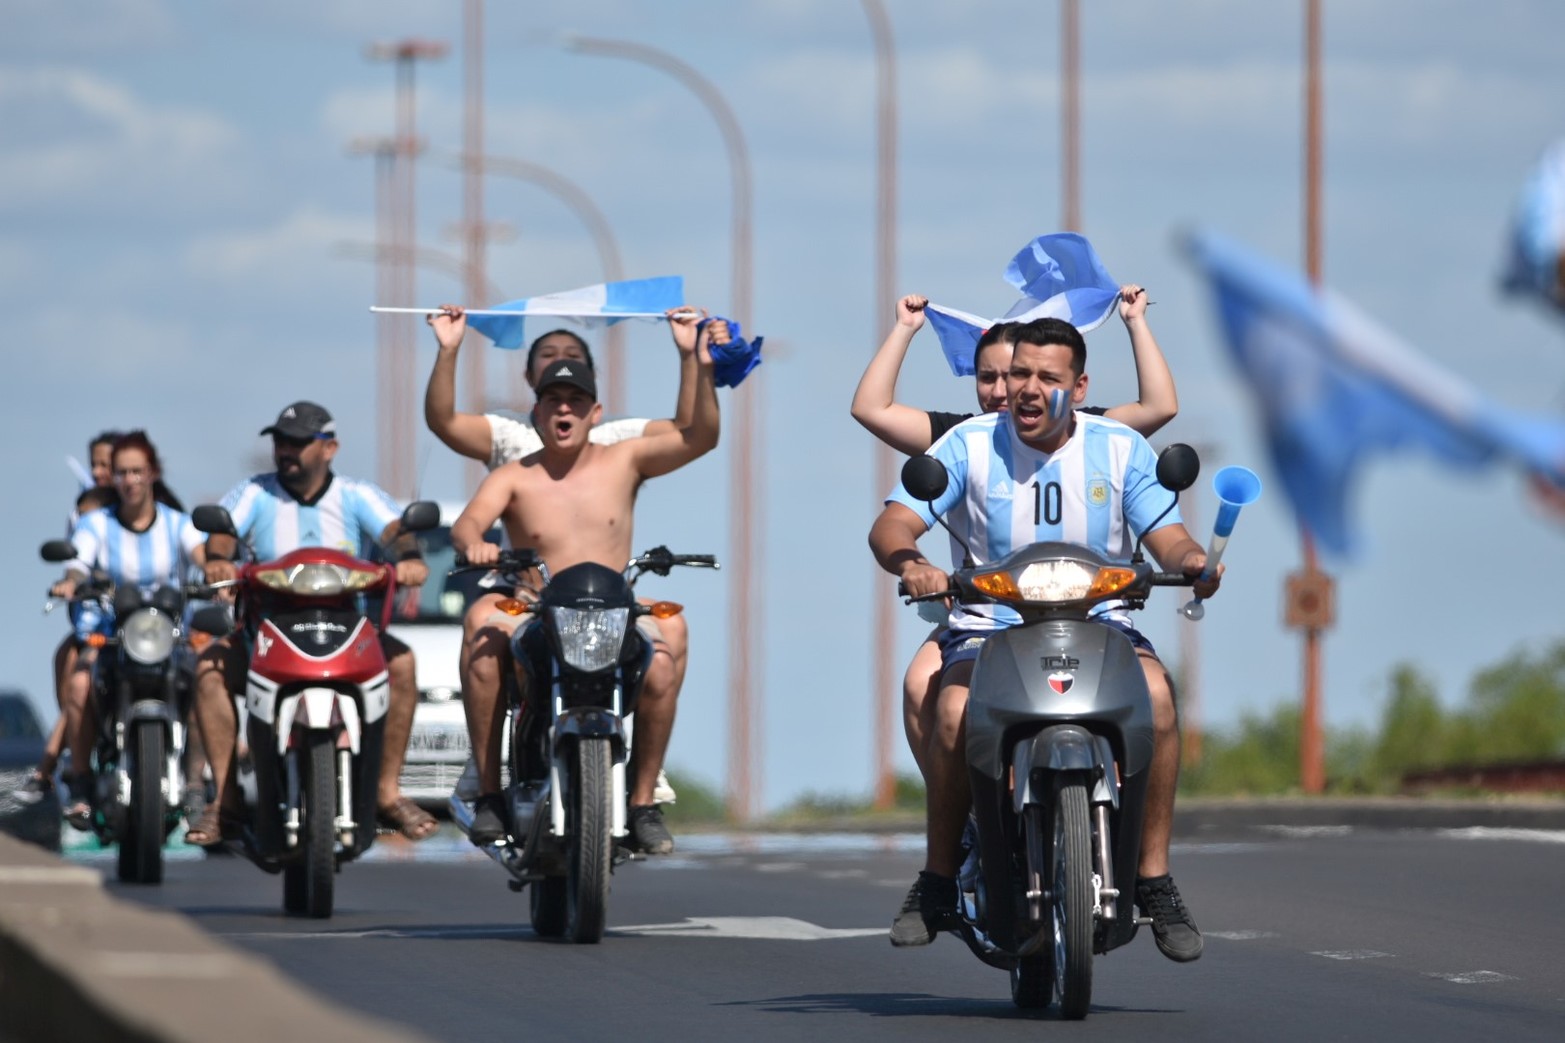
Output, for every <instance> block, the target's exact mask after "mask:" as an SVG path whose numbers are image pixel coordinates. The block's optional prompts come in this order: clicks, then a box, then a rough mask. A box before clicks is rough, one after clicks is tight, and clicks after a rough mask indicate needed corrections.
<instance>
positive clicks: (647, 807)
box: [630, 804, 674, 855]
mask: <svg viewBox="0 0 1565 1043" xmlns="http://www.w3.org/2000/svg"><path fill="white" fill-rule="evenodd" d="M630 839H631V843H633V844H634V845H635V847H636V848H637V849H638V850H640V851H643V852H645V853H646V854H649V855H668V854H672V853H673V851H674V837H673V834H671V833H670V832H669V831H668V827H667V826H665V825H664V824H663V809H662V808H660V807H658V806H657V805H656V804H642V805H641V806H639V807H634V808H631V809H630Z"/></svg>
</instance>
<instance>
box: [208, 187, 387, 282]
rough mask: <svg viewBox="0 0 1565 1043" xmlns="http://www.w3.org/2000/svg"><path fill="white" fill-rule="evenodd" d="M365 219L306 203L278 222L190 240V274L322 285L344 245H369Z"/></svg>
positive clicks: (211, 279) (210, 279)
mask: <svg viewBox="0 0 1565 1043" xmlns="http://www.w3.org/2000/svg"><path fill="white" fill-rule="evenodd" d="M374 235H375V230H374V227H373V225H372V223H371V222H370V221H369V219H368V218H366V217H362V216H348V215H344V214H333V213H327V212H325V211H322V210H319V209H317V208H315V207H313V206H307V207H304V208H302V209H299V210H295V211H294V212H293V213H291V214H289V215H288V216H287V217H285V218H283V219H282V220H281V221H279V222H277V223H276V224H273V225H270V226H268V227H264V228H258V229H250V230H245V231H239V232H224V233H221V234H218V235H209V236H203V237H201V238H197V239H194V240H192V241H191V243H190V245H189V247H188V248H187V249H186V252H185V260H186V264H187V267H188V268H189V270H190V272H191V274H192V276H193V277H195V278H197V279H201V280H205V281H208V282H217V283H224V284H227V285H230V286H243V287H245V288H246V289H248V290H252V291H259V292H265V291H268V290H271V291H278V292H283V291H296V290H299V289H303V288H316V287H319V286H320V285H321V283H322V282H323V281H324V280H323V273H324V272H326V271H327V270H331V269H336V268H340V267H342V266H343V264H344V257H345V255H344V250H343V248H344V247H345V246H351V245H352V244H369V243H370V242H371V241H372V240H373V239H374Z"/></svg>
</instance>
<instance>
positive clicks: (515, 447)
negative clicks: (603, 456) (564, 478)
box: [484, 413, 652, 471]
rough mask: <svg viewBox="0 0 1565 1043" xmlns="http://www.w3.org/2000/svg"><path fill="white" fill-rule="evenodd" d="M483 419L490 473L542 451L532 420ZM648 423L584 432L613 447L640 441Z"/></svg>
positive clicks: (618, 423)
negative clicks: (487, 433) (618, 444)
mask: <svg viewBox="0 0 1565 1043" xmlns="http://www.w3.org/2000/svg"><path fill="white" fill-rule="evenodd" d="M484 419H485V420H487V421H489V443H490V449H489V469H490V470H491V471H493V470H494V469H495V468H497V467H504V466H505V465H506V464H508V463H510V462H511V461H513V460H520V459H521V458H522V457H524V456H531V455H532V454H534V453H536V452H538V450H540V449H542V448H543V439H542V438H540V437H539V435H538V429H537V428H536V427H534V426H533V422H532V418H531V417H511V416H502V415H501V414H499V413H485V414H484ZM651 422H652V421H650V420H643V419H641V418H639V417H625V418H624V419H621V420H606V421H604V422H603V423H601V424H597V425H595V426H594V427H593V429H592V430H591V431H588V432H587V441H589V442H591V443H593V444H594V445H613V444H614V443H615V442H623V441H625V439H627V438H640V437H641V436H642V435H644V434H646V431H647V425H648V424H650V423H651Z"/></svg>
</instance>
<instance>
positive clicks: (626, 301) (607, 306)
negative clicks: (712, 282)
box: [467, 275, 685, 348]
mask: <svg viewBox="0 0 1565 1043" xmlns="http://www.w3.org/2000/svg"><path fill="white" fill-rule="evenodd" d="M683 303H685V280H684V279H683V278H681V277H680V276H677V275H668V276H661V277H659V278H655V279H627V280H625V281H624V282H609V283H599V284H598V285H596V286H583V287H582V288H580V289H578V290H565V291H562V292H560V293H550V294H545V295H544V296H542V297H523V298H521V299H519V300H514V301H506V302H505V303H504V304H496V305H494V306H493V307H490V308H484V309H481V310H478V311H471V312H468V320H467V324H468V325H469V326H471V327H472V328H473V329H475V330H477V331H478V332H479V333H482V334H483V335H484V336H486V337H488V338H489V339H490V340H492V341H494V343H495V346H496V347H499V348H519V347H521V346H522V342H523V340H524V337H523V335H522V323H523V322H524V320H525V319H526V318H528V317H529V316H530V317H535V318H545V317H547V318H554V319H568V320H570V321H572V322H576V323H580V324H582V325H586V326H611V325H613V324H614V323H616V322H622V321H624V320H625V319H661V318H663V313H664V312H665V311H667V310H668V309H670V308H677V307H679V306H680V305H681V304H683ZM497 312H498V313H501V314H495V313H497ZM486 313H487V314H486Z"/></svg>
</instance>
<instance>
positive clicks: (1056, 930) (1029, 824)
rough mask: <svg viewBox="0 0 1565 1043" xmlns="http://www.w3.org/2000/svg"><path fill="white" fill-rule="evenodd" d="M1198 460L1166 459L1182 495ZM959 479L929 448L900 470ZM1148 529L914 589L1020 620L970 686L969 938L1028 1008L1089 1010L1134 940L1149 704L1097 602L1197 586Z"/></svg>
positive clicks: (938, 479)
mask: <svg viewBox="0 0 1565 1043" xmlns="http://www.w3.org/2000/svg"><path fill="white" fill-rule="evenodd" d="M1199 471H1200V460H1199V458H1198V457H1197V455H1196V453H1195V450H1193V449H1191V448H1190V447H1189V446H1186V445H1173V446H1169V447H1168V448H1167V449H1164V450H1163V452H1162V453H1161V454H1160V455H1159V457H1158V465H1157V478H1158V481H1159V483H1161V484H1162V485H1163V486H1164V487H1165V488H1167V489H1169V490H1171V491H1173V492H1174V493H1175V494H1176V501H1177V494H1178V493H1180V492H1182V491H1183V490H1185V489H1188V488H1189V487H1190V486H1191V485H1192V484H1193V483H1194V482H1195V480H1196V476H1197V474H1198V473H1199ZM948 481H949V477H948V475H947V473H946V470H945V467H944V466H943V465H942V464H941V463H940V462H939V461H937V460H935V459H933V458H932V457H928V456H916V457H913V458H911V459H910V460H908V462H907V464H906V465H905V466H904V467H903V469H902V482H903V485H904V487H905V488H906V489H907V490H908V492H910V493H911V494H912V495H914V496H916V497H918V498H919V499H922V500H926V501H933V500H935V499H937V498H938V497H939V496H940V495H941V494H942V493H943V492H944V491H945V489H946V485H947V483H948ZM1172 509H1173V506H1172V505H1170V507H1169V510H1172ZM1164 513H1165V514H1166V513H1167V512H1166V511H1165V512H1164ZM1158 521H1161V517H1160V518H1159V519H1158ZM941 524H942V525H944V522H943V521H942V522H941ZM1156 526H1157V521H1154V522H1153V524H1152V525H1151V526H1149V527H1148V531H1150V530H1151V529H1152V528H1155V527H1156ZM1145 535H1146V533H1144V532H1143V533H1141V534H1139V535H1138V538H1137V540H1136V548H1135V553H1134V555H1133V556H1132V559H1131V561H1130V563H1129V564H1128V565H1127V564H1123V563H1117V562H1113V561H1109V560H1108V559H1106V558H1103V557H1102V556H1100V555H1098V554H1096V553H1095V552H1093V551H1091V550H1089V549H1088V548H1086V547H1083V546H1080V545H1077V544H1072V543H1054V542H1049V543H1035V544H1032V545H1030V546H1027V547H1023V548H1021V549H1020V550H1017V551H1016V552H1014V553H1012V554H1010V555H1008V556H1007V557H1005V558H1002V559H1001V560H999V561H995V562H988V563H985V564H980V565H973V564H971V562H970V561H969V562H967V563H965V564H964V567H963V568H961V569H958V570H957V571H956V572H955V573H954V575H953V581H954V585H955V589H954V590H951V591H948V592H945V593H943V594H934V595H929V596H927V597H924V598H918V599H909V600H934V599H937V598H942V597H948V596H949V597H954V598H955V599H956V600H958V601H963V602H968V603H990V604H1003V605H1007V606H1009V607H1010V608H1012V609H1015V610H1016V612H1017V613H1019V614H1020V616H1021V617H1022V622H1021V623H1020V624H1019V625H1017V626H1014V627H1011V628H1009V629H1007V630H1003V631H1000V632H998V633H996V634H994V635H993V636H991V637H990V638H989V639H988V640H987V641H985V642H984V645H983V648H982V650H981V651H980V652H979V655H978V660H977V662H976V663H975V664H974V669H973V677H972V683H971V687H970V689H969V695H968V704H967V765H968V776H969V779H970V781H971V784H972V794H973V818H974V821H975V823H976V826H977V829H976V835H977V842H976V846H975V847H974V848H973V849H972V850H971V851H970V852H969V853H968V857H967V860H966V862H965V863H964V865H963V868H962V873H961V877H960V887H961V890H962V892H963V909H962V919H963V930H962V931H961V936H962V938H963V939H964V940H965V941H966V942H967V944H968V946H969V948H971V949H972V951H973V952H974V954H976V955H977V956H978V958H979V959H981V960H983V961H984V962H985V963H988V964H990V965H991V966H994V967H1000V968H1004V969H1008V970H1009V971H1010V972H1011V998H1012V1000H1013V1001H1014V1002H1015V1003H1016V1005H1017V1006H1020V1007H1027V1008H1044V1007H1047V1006H1048V1005H1049V1004H1050V1002H1051V1001H1052V1000H1053V997H1054V995H1056V994H1058V996H1059V1000H1060V1016H1061V1017H1064V1018H1082V1017H1085V1016H1086V1014H1087V1010H1088V1008H1089V1007H1090V1005H1091V1001H1092V958H1093V955H1094V954H1095V953H1106V952H1108V951H1109V950H1111V949H1115V948H1118V947H1119V946H1121V945H1124V944H1125V943H1126V942H1129V941H1130V940H1131V939H1132V938H1133V937H1135V934H1136V926H1137V923H1138V921H1137V919H1136V915H1135V893H1134V882H1135V879H1136V867H1137V862H1138V859H1139V857H1140V848H1141V824H1142V818H1143V813H1144V811H1145V799H1146V786H1147V776H1148V769H1149V768H1150V766H1151V763H1152V740H1153V726H1152V705H1151V700H1150V696H1149V695H1148V692H1147V686H1146V679H1145V676H1144V675H1143V673H1142V670H1141V665H1140V663H1139V661H1138V659H1137V656H1136V650H1135V648H1134V647H1133V646H1132V645H1131V643H1130V639H1129V638H1127V637H1126V636H1125V635H1124V633H1122V632H1121V631H1119V630H1117V629H1115V628H1113V627H1111V626H1108V625H1106V624H1104V623H1102V622H1099V621H1097V620H1095V619H1094V618H1093V617H1092V616H1091V615H1090V612H1091V610H1092V609H1093V608H1094V607H1095V606H1097V605H1099V604H1101V603H1103V602H1107V601H1119V602H1122V603H1123V605H1124V607H1127V608H1131V609H1139V608H1141V607H1143V606H1144V605H1145V603H1146V598H1147V595H1148V594H1150V593H1151V589H1152V588H1153V587H1156V586H1190V585H1192V584H1193V583H1194V578H1193V577H1190V576H1186V575H1184V574H1182V573H1164V572H1155V571H1153V570H1152V568H1151V566H1149V565H1147V564H1146V563H1145V561H1144V560H1143V558H1142V554H1141V537H1144V536H1145ZM972 832H973V831H972V830H969V836H971V835H972ZM1122 885H1123V886H1122ZM1143 922H1150V921H1143Z"/></svg>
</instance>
